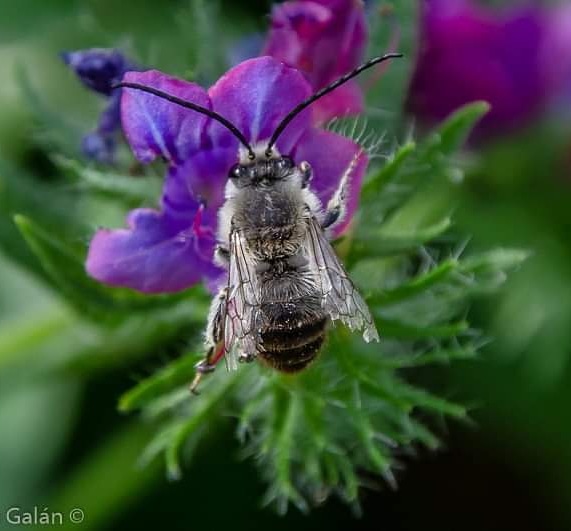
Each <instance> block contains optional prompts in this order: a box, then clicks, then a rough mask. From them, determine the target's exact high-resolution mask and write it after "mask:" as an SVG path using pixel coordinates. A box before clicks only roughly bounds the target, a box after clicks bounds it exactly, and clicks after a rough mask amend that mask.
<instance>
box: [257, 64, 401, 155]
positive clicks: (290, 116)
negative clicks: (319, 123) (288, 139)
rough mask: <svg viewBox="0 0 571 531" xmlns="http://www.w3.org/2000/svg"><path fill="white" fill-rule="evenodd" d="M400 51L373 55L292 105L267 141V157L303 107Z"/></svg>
mask: <svg viewBox="0 0 571 531" xmlns="http://www.w3.org/2000/svg"><path fill="white" fill-rule="evenodd" d="M402 56H403V55H402V53H387V54H385V55H383V56H381V57H375V58H373V59H371V60H370V61H367V62H366V63H363V64H362V65H361V66H359V67H357V68H355V70H353V71H352V72H349V73H347V74H345V75H344V76H342V77H340V78H339V79H338V80H336V81H334V82H333V83H331V84H330V85H327V86H326V87H323V88H322V89H321V90H318V91H317V92H316V93H315V94H313V95H312V96H310V97H309V98H307V99H306V100H304V101H302V102H301V103H300V104H299V105H297V106H296V107H294V108H293V109H292V110H291V111H290V112H289V113H288V114H287V115H286V116H285V118H284V119H283V120H282V121H281V122H280V123H279V125H278V126H277V127H276V129H275V131H274V133H273V135H272V137H271V138H270V141H269V142H268V147H267V148H266V155H267V156H268V157H269V156H271V154H272V148H273V147H274V144H275V143H276V142H277V140H278V138H279V136H280V135H281V134H282V133H283V132H284V129H285V128H286V127H287V126H288V125H289V124H290V122H291V121H292V120H293V119H294V118H295V117H296V116H297V115H298V114H299V113H300V112H301V111H303V110H304V109H306V108H307V107H309V106H310V105H311V104H312V103H313V102H315V101H317V100H318V99H320V98H322V97H323V96H325V95H326V94H329V93H330V92H333V91H334V90H335V89H336V88H337V87H340V86H341V85H343V84H344V83H347V81H349V80H350V79H353V78H354V77H356V76H358V75H359V74H360V73H361V72H363V71H364V70H367V69H368V68H371V67H372V66H375V65H377V64H379V63H382V62H383V61H386V60H388V59H395V58H397V57H402Z"/></svg>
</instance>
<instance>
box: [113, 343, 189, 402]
mask: <svg viewBox="0 0 571 531" xmlns="http://www.w3.org/2000/svg"><path fill="white" fill-rule="evenodd" d="M197 361H198V356H191V355H189V354H183V356H182V357H181V358H180V359H178V360H175V361H174V362H172V363H169V364H168V365H167V366H166V367H164V368H163V369H161V370H160V371H158V372H157V373H156V374H154V375H153V376H151V377H150V378H147V379H145V380H143V381H142V382H140V383H138V384H137V385H136V386H135V387H133V388H132V389H130V390H129V391H127V392H126V393H125V394H124V395H123V396H122V397H121V398H120V399H119V411H121V412H123V413H128V412H130V411H133V410H135V409H140V408H142V407H144V406H146V405H148V404H149V403H150V402H151V401H152V400H154V399H155V398H158V397H160V396H163V395H165V394H166V393H168V392H169V391H172V390H173V389H174V388H176V387H179V386H181V385H184V384H189V383H190V382H191V380H192V377H193V376H194V374H195V372H196V369H195V365H196V362H197ZM189 393H190V391H189Z"/></svg>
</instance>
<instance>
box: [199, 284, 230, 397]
mask: <svg viewBox="0 0 571 531" xmlns="http://www.w3.org/2000/svg"><path fill="white" fill-rule="evenodd" d="M227 293H228V288H226V287H224V288H222V289H221V290H220V291H219V292H218V295H217V296H216V297H215V298H214V300H213V301H212V304H211V305H210V311H209V312H208V324H207V326H206V332H205V334H204V336H205V337H204V344H205V347H206V356H205V357H204V358H203V359H202V360H200V361H199V362H198V363H197V364H196V365H195V369H196V375H195V376H194V379H193V381H192V383H191V384H190V392H191V393H192V394H195V395H196V394H198V390H197V388H198V385H199V383H200V382H201V380H202V378H203V377H204V375H205V374H209V373H211V372H213V371H214V370H215V369H216V364H217V363H218V362H219V361H220V360H221V359H222V358H223V357H224V317H225V311H226V298H227Z"/></svg>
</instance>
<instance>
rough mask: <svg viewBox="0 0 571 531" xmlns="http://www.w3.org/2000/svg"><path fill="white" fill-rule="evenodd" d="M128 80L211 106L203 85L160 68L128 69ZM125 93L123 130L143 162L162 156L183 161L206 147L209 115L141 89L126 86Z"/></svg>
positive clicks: (126, 78)
mask: <svg viewBox="0 0 571 531" xmlns="http://www.w3.org/2000/svg"><path fill="white" fill-rule="evenodd" d="M124 81H126V82H130V83H139V84H141V85H146V86H149V87H153V88H156V89H159V90H162V91H163V92H166V93H168V94H171V95H173V96H176V97H178V98H181V99H184V100H186V101H190V102H192V103H195V104H197V105H200V106H202V107H205V108H207V109H210V108H211V103H210V98H209V97H208V94H207V93H206V91H205V90H204V89H203V88H202V87H200V86H199V85H196V84H195V83H190V82H189V81H184V80H182V79H177V78H175V77H171V76H167V75H166V74H163V73H162V72H159V71H157V70H149V71H147V72H128V73H127V74H126V75H125V77H124ZM122 92H123V95H122V99H121V120H122V123H123V130H124V132H125V136H126V138H127V141H128V142H129V144H130V145H131V148H132V149H133V152H134V153H135V155H136V157H137V158H138V159H139V160H140V161H141V162H144V163H146V162H151V161H152V160H154V159H155V158H156V157H162V158H164V159H166V160H168V161H169V162H170V163H171V164H180V163H182V162H183V161H184V160H186V159H187V158H188V157H189V156H190V155H192V154H193V153H195V152H196V151H198V150H199V149H200V148H201V147H202V144H203V139H204V127H205V125H206V123H207V121H208V118H207V117H206V116H204V115H202V114H200V113H197V112H195V111H192V110H189V109H184V108H182V107H180V106H178V105H176V104H174V103H171V102H169V101H166V100H164V99H161V98H159V97H157V96H154V95H151V94H148V93H145V92H142V91H140V90H136V89H127V88H125V89H123V90H122Z"/></svg>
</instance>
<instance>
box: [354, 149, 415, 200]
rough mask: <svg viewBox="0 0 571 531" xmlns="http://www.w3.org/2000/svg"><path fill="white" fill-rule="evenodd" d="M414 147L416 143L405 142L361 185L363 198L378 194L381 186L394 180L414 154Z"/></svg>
mask: <svg viewBox="0 0 571 531" xmlns="http://www.w3.org/2000/svg"><path fill="white" fill-rule="evenodd" d="M415 149H416V144H415V143H414V142H407V143H406V144H405V145H404V146H401V147H400V148H399V149H398V150H397V151H396V152H395V153H394V154H393V155H392V156H391V157H390V158H389V160H388V161H387V162H386V163H385V165H384V166H383V167H382V168H381V169H380V170H379V171H377V172H376V173H375V174H374V175H373V176H372V177H370V178H369V179H368V180H367V182H366V183H365V184H364V185H363V189H362V192H361V197H362V198H363V200H365V201H366V200H367V198H369V197H370V196H372V195H376V194H379V193H380V192H381V191H382V189H383V187H385V186H386V185H387V184H388V183H390V182H392V181H393V180H395V179H396V177H397V176H398V175H399V173H400V172H401V171H402V170H403V168H404V166H405V164H406V163H407V162H408V161H409V160H410V159H411V158H412V156H413V155H414V152H415Z"/></svg>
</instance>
